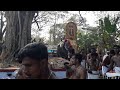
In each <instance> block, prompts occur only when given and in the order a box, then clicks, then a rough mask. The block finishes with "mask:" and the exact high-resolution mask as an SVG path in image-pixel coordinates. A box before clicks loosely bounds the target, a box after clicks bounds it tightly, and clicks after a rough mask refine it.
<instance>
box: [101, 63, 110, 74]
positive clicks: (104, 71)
mask: <svg viewBox="0 0 120 90" xmlns="http://www.w3.org/2000/svg"><path fill="white" fill-rule="evenodd" d="M108 68H109V66H108V65H107V67H106V66H102V75H105V74H106V73H107V71H108Z"/></svg>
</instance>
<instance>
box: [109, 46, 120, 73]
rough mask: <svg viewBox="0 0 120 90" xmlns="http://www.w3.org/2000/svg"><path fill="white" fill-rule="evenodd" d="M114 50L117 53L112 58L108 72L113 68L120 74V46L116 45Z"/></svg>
mask: <svg viewBox="0 0 120 90" xmlns="http://www.w3.org/2000/svg"><path fill="white" fill-rule="evenodd" d="M114 51H115V55H114V56H113V57H112V58H111V62H110V67H109V69H108V72H109V71H110V70H112V69H113V70H114V71H115V73H116V74H120V54H119V52H120V46H118V45H114ZM113 65H114V67H113Z"/></svg>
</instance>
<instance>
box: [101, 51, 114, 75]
mask: <svg viewBox="0 0 120 90" xmlns="http://www.w3.org/2000/svg"><path fill="white" fill-rule="evenodd" d="M114 55H115V52H114V50H110V52H109V54H106V55H104V56H103V61H102V75H103V76H104V75H105V74H106V73H107V71H108V69H109V67H110V59H111V57H112V56H114Z"/></svg>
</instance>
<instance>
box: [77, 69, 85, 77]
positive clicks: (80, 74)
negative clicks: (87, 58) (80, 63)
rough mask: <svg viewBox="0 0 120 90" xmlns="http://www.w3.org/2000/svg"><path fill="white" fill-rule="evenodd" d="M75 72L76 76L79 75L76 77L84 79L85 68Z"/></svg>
mask: <svg viewBox="0 0 120 90" xmlns="http://www.w3.org/2000/svg"><path fill="white" fill-rule="evenodd" d="M76 74H77V75H76V76H77V77H79V78H78V79H86V75H87V72H86V69H82V70H79V71H78V72H77V73H76Z"/></svg>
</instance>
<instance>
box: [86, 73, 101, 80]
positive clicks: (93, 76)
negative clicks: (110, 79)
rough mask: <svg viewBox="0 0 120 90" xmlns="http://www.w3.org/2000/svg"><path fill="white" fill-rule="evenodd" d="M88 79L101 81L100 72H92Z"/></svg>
mask: <svg viewBox="0 0 120 90" xmlns="http://www.w3.org/2000/svg"><path fill="white" fill-rule="evenodd" d="M88 79H99V71H92V73H88Z"/></svg>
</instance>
